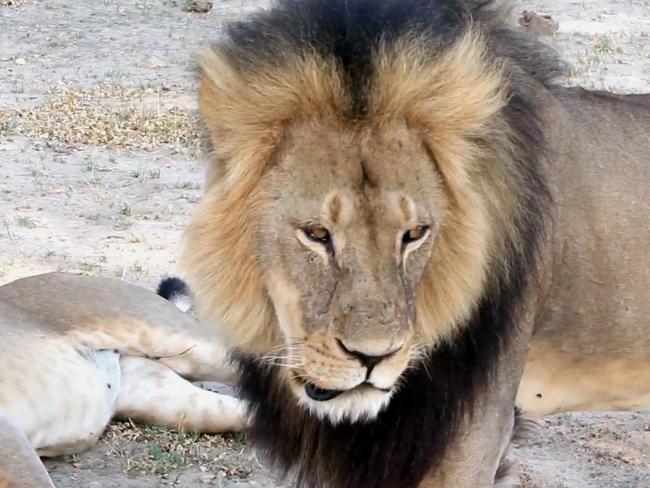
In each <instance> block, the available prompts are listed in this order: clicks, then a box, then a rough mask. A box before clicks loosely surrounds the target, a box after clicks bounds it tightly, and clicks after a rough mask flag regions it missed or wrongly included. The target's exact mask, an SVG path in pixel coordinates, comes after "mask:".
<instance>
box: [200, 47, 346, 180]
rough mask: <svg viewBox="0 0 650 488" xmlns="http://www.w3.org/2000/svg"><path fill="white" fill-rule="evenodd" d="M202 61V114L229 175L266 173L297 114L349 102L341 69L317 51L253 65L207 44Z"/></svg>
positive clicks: (336, 107) (322, 112) (310, 113)
mask: <svg viewBox="0 0 650 488" xmlns="http://www.w3.org/2000/svg"><path fill="white" fill-rule="evenodd" d="M196 60H197V62H198V64H199V67H200V70H201V82H200V89H199V106H200V110H201V116H202V118H203V121H204V122H205V124H206V126H207V129H208V131H209V132H210V138H211V141H212V145H213V148H214V158H216V160H217V161H215V163H216V164H222V165H225V168H224V170H225V172H226V174H227V176H228V178H235V179H237V178H241V177H247V176H253V175H259V174H261V172H262V171H263V169H264V166H265V164H266V163H267V162H268V160H269V158H270V156H271V154H272V153H273V151H274V149H275V148H276V147H277V145H278V144H279V142H280V141H281V139H282V136H283V134H284V131H285V129H286V126H287V125H288V124H289V123H290V122H291V121H292V120H293V119H294V118H296V117H297V116H314V115H326V114H333V113H336V112H337V111H338V110H340V107H341V105H342V103H343V98H344V96H343V89H342V88H341V85H342V84H341V82H340V80H339V78H340V76H339V73H338V69H337V68H336V67H334V66H332V63H331V62H327V61H325V60H324V59H322V58H320V57H319V56H317V55H311V56H295V57H293V58H291V57H289V56H287V55H286V53H282V55H278V57H277V58H276V59H275V60H273V59H270V60H269V61H268V63H267V64H256V65H254V66H253V65H245V64H242V63H239V64H237V63H235V62H234V61H233V60H232V59H230V58H229V57H228V55H227V54H226V53H225V52H223V51H220V50H219V48H206V49H201V50H199V51H198V52H197V53H196Z"/></svg>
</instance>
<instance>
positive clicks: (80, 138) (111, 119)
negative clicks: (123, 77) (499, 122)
mask: <svg viewBox="0 0 650 488" xmlns="http://www.w3.org/2000/svg"><path fill="white" fill-rule="evenodd" d="M159 93H160V92H159V91H158V92H156V91H155V90H154V89H152V88H122V87H116V86H113V85H99V86H97V87H94V88H91V89H85V90H76V89H70V88H67V87H61V88H59V89H57V90H55V91H54V93H53V98H52V99H51V100H50V101H49V102H46V103H44V104H43V105H40V106H38V107H35V108H31V109H25V110H18V111H15V112H9V113H5V114H4V116H3V114H0V131H1V130H2V128H3V126H5V125H6V127H7V129H5V130H9V129H11V128H12V125H11V124H12V121H14V122H13V124H14V125H13V130H15V131H16V132H17V133H20V134H22V135H24V136H27V137H31V138H42V139H50V140H56V141H60V142H64V143H69V144H80V145H92V146H105V147H109V148H130V149H141V150H152V149H155V148H158V147H160V146H165V145H171V146H173V147H174V148H176V149H177V150H179V151H183V152H186V151H189V152H192V153H195V152H197V151H198V150H199V149H200V145H201V137H200V133H199V128H198V123H197V122H198V120H197V117H196V116H195V115H194V114H192V113H191V112H190V111H188V110H185V109H179V108H171V109H162V108H161V106H160V94H159Z"/></svg>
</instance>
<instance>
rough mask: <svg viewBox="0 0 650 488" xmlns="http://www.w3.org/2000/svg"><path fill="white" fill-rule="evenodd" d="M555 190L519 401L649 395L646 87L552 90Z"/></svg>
mask: <svg viewBox="0 0 650 488" xmlns="http://www.w3.org/2000/svg"><path fill="white" fill-rule="evenodd" d="M547 97H548V101H547V106H548V110H547V113H546V114H545V118H546V122H545V127H546V133H547V137H548V138H549V146H550V147H551V148H552V157H551V158H549V162H548V170H547V175H548V176H547V177H548V179H549V181H550V184H551V188H552V192H553V199H554V209H555V210H554V212H555V214H554V217H553V232H552V242H551V244H550V246H552V251H553V252H552V255H551V256H549V258H548V259H547V260H546V261H545V263H544V266H545V267H546V269H548V270H549V272H550V273H551V274H550V276H549V280H551V281H552V283H551V286H552V288H551V289H550V291H549V293H548V296H547V297H546V296H544V294H542V295H541V298H542V301H543V303H541V304H540V307H539V311H540V312H539V313H540V317H539V320H538V323H537V324H536V326H535V333H534V336H533V339H532V342H531V346H530V352H529V354H528V362H527V366H526V371H525V373H524V376H523V379H522V385H521V388H520V392H519V395H518V400H517V402H518V404H519V405H520V407H521V408H522V409H523V410H524V411H525V412H527V413H529V414H530V415H532V416H539V415H544V414H548V413H555V412H558V411H566V410H618V409H639V408H644V407H647V406H649V405H650V368H649V365H650V334H648V332H649V331H650V319H649V317H650V290H649V285H650V253H648V242H650V218H649V216H650V191H649V190H648V188H650V95H646V96H640V95H631V96H617V95H610V94H605V93H592V92H588V91H586V90H582V89H571V90H562V91H558V93H556V95H555V96H554V97H551V96H550V94H549V95H547Z"/></svg>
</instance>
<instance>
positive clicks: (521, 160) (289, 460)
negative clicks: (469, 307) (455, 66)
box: [220, 0, 560, 488]
mask: <svg viewBox="0 0 650 488" xmlns="http://www.w3.org/2000/svg"><path fill="white" fill-rule="evenodd" d="M482 3H485V2H482ZM470 22H473V23H474V24H475V25H476V26H478V27H479V28H481V29H482V30H483V31H484V32H485V33H486V40H487V42H488V43H489V46H488V52H489V55H490V56H491V57H493V58H494V59H495V60H496V59H501V60H504V61H505V66H506V68H505V69H506V78H507V80H508V87H507V89H508V92H509V93H508V96H509V98H508V100H509V101H508V104H507V106H506V107H505V108H504V109H503V113H502V117H503V119H505V120H506V121H507V123H508V124H509V125H510V126H511V128H512V130H513V133H514V134H515V137H514V138H513V141H512V142H513V144H514V146H515V149H514V157H515V161H514V164H515V165H516V167H517V171H519V173H520V175H521V179H522V181H525V184H526V189H525V190H523V191H522V190H518V191H517V192H516V195H517V198H518V199H519V201H518V204H519V206H520V207H521V208H522V209H525V211H522V212H520V214H519V215H520V216H519V217H516V220H515V221H514V222H513V224H514V227H515V229H516V232H517V234H518V235H517V239H516V244H515V240H512V242H511V243H510V245H509V247H508V249H507V251H506V252H507V256H506V259H505V261H506V262H507V263H508V270H507V271H506V270H504V269H502V267H495V269H494V270H492V276H491V279H490V283H492V284H493V285H492V286H490V287H488V289H486V291H485V294H484V296H483V297H482V298H481V300H480V302H479V303H478V304H477V307H476V312H475V313H474V315H473V316H472V317H471V319H469V320H468V321H467V323H466V324H464V325H463V326H462V327H459V332H458V333H457V334H456V336H455V337H453V339H452V340H450V341H449V342H445V343H442V344H440V345H438V346H437V347H436V348H435V349H434V350H432V351H430V352H429V354H428V355H427V357H426V358H425V359H424V361H423V362H424V363H426V364H421V365H420V366H419V367H417V368H415V369H412V370H409V371H408V372H407V373H406V374H405V377H404V381H403V385H402V386H401V388H400V389H399V390H398V392H397V393H396V394H395V395H394V397H393V399H392V400H391V402H390V404H389V405H388V407H387V408H386V409H385V410H384V411H382V412H381V413H380V414H379V416H378V418H377V419H375V420H373V421H372V422H369V423H355V424H350V423H342V424H339V425H331V424H330V423H329V422H328V421H322V420H318V419H317V418H315V417H313V416H312V415H310V414H309V413H307V412H305V411H304V410H302V409H301V408H299V407H298V406H297V405H295V401H293V396H292V395H291V393H290V392H289V391H288V389H287V387H286V386H284V385H283V384H282V382H281V381H280V380H279V379H278V374H277V371H276V370H275V369H274V367H272V366H268V365H264V364H261V363H260V362H258V361H256V360H255V358H251V357H246V356H241V355H240V356H239V357H238V360H239V363H240V366H241V372H242V377H241V381H240V384H239V388H240V390H241V392H242V395H243V396H244V397H245V398H246V399H248V400H249V401H250V402H251V405H252V407H251V408H252V411H253V413H254V419H255V420H254V424H253V426H252V428H251V431H250V437H251V439H252V440H253V442H254V443H255V445H256V446H257V447H258V448H259V449H261V450H262V451H264V452H265V453H266V454H267V455H268V458H269V459H270V460H271V461H272V462H273V464H274V465H275V466H276V467H278V468H279V469H280V470H281V471H282V472H284V473H292V474H294V475H295V476H296V477H297V481H298V485H299V486H303V487H314V488H316V487H318V488H323V487H335V488H382V487H385V488H396V487H399V488H409V487H416V486H418V484H419V483H420V482H421V481H422V479H423V478H424V477H425V475H426V473H427V472H428V471H430V470H431V469H433V468H435V466H436V465H437V464H438V463H439V462H440V461H441V459H442V458H443V457H444V455H445V453H446V447H447V445H448V444H449V443H450V439H452V438H453V436H454V435H455V434H456V432H457V427H458V425H459V420H460V419H461V418H463V417H464V416H465V415H471V413H472V409H473V406H474V404H475V401H476V399H477V398H478V397H479V395H480V394H481V392H482V391H484V387H485V385H486V382H487V380H488V379H489V375H490V372H491V371H492V368H493V365H494V364H496V362H497V361H498V360H499V358H500V354H501V351H502V350H503V347H504V344H506V343H507V340H508V338H509V337H511V336H512V333H513V328H514V327H516V316H517V313H518V310H519V308H520V304H521V301H522V298H523V296H524V292H525V289H526V287H527V285H528V284H529V283H530V281H531V280H532V279H534V276H535V274H534V270H535V269H536V267H537V258H538V252H537V251H538V247H539V241H540V238H541V236H542V235H543V233H544V229H545V221H546V215H547V214H548V206H549V204H550V197H549V192H548V189H547V186H546V182H545V179H544V177H543V175H542V173H541V169H540V158H542V157H543V153H544V146H545V141H544V135H543V129H542V127H541V122H540V120H539V116H538V108H537V107H536V105H535V103H536V102H535V101H534V99H533V97H532V95H531V87H532V86H533V84H538V85H543V86H546V87H547V88H549V89H552V80H553V79H554V78H555V77H556V76H557V75H558V74H559V72H560V66H559V63H558V62H557V60H556V58H555V55H554V54H553V53H552V52H551V51H550V50H549V49H548V48H546V47H545V46H543V45H541V44H540V43H538V42H537V41H535V40H533V39H530V38H528V37H526V36H525V35H524V34H522V33H518V32H516V31H513V30H511V29H510V28H508V27H506V26H505V24H504V23H503V22H502V20H501V17H500V16H499V14H498V13H495V12H493V11H492V10H489V9H484V8H481V9H472V8H470V7H468V6H467V4H466V3H463V2H461V1H458V0H447V1H443V0H384V1H380V0H281V1H280V2H279V3H278V4H277V5H276V6H275V7H274V8H273V9H271V10H270V11H267V12H263V13H260V14H258V15H256V16H254V17H252V18H250V19H248V20H247V21H245V22H240V23H236V24H234V25H231V26H230V27H229V28H228V30H227V35H226V37H225V39H224V40H223V41H222V43H221V44H220V49H222V50H224V49H225V51H226V52H227V53H228V56H229V57H230V58H231V59H232V60H234V61H235V62H236V63H238V64H239V66H241V67H242V69H246V67H253V66H255V65H256V64H266V65H268V64H269V63H274V60H277V59H278V58H281V57H282V56H284V55H285V54H286V53H287V52H294V53H296V52H305V53H309V52H314V51H316V52H319V53H320V54H322V55H323V56H326V57H328V58H334V59H336V60H337V61H338V63H339V65H340V66H341V67H342V69H343V71H344V73H345V78H346V85H347V89H348V90H349V91H350V93H352V99H353V100H354V103H353V106H352V107H350V113H348V114H345V116H347V117H351V118H359V117H363V115H364V113H365V105H364V104H365V102H366V100H365V93H367V87H368V86H369V85H370V84H371V82H372V76H373V74H372V68H371V66H372V64H371V60H372V56H373V53H374V52H375V47H376V46H377V44H378V42H379V41H380V40H382V41H388V42H391V41H394V40H395V39H398V38H399V37H400V36H402V35H404V34H406V33H416V34H417V35H418V37H419V38H422V39H423V40H424V41H423V42H424V46H423V47H425V48H426V49H429V50H430V51H431V55H432V57H433V56H435V55H436V53H437V52H439V51H440V50H441V49H444V47H445V46H448V45H449V44H450V43H452V42H453V41H454V40H455V39H457V38H458V37H459V36H460V35H461V34H462V33H463V32H464V31H465V30H466V28H467V26H468V24H469V23H470Z"/></svg>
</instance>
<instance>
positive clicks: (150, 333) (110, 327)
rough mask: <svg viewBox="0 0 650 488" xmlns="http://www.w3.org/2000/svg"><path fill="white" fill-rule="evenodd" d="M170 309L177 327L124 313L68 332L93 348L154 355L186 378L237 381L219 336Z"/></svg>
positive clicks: (145, 355)
mask: <svg viewBox="0 0 650 488" xmlns="http://www.w3.org/2000/svg"><path fill="white" fill-rule="evenodd" d="M163 303H164V302H163ZM171 313H173V314H174V319H175V320H176V322H177V323H178V324H177V327H173V328H172V327H169V326H164V325H163V324H155V323H154V324H152V323H149V322H144V321H141V320H136V319H132V318H129V317H123V318H120V319H119V320H117V321H115V322H110V321H108V320H98V322H97V323H95V324H92V325H88V326H87V327H80V328H78V329H75V330H73V331H70V332H69V333H68V334H69V335H70V336H71V337H73V338H74V340H75V341H76V342H81V343H83V344H87V345H88V346H89V347H92V348H94V349H117V350H119V352H120V353H121V354H122V355H125V356H140V357H143V358H149V359H153V360H155V361H158V362H160V363H163V364H165V365H166V366H168V367H170V368H171V369H173V370H174V371H175V372H177V373H178V374H180V375H181V376H183V377H184V378H188V379H192V380H203V381H220V382H222V383H228V384H233V383H235V381H236V379H237V378H236V370H235V368H234V367H233V366H232V365H231V364H230V362H229V360H228V353H227V351H226V349H225V348H224V347H223V346H222V345H221V343H220V342H219V338H218V337H217V336H216V335H215V334H213V333H212V331H210V330H209V329H207V328H204V327H203V326H201V325H200V324H198V323H197V322H195V321H194V320H193V319H191V318H190V317H187V316H185V315H184V314H182V313H181V312H179V311H178V310H176V309H175V308H174V309H172V311H171Z"/></svg>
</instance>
